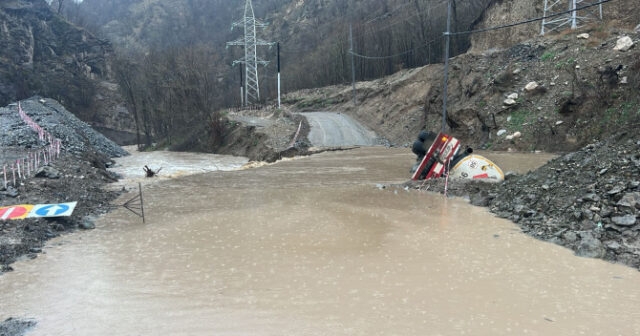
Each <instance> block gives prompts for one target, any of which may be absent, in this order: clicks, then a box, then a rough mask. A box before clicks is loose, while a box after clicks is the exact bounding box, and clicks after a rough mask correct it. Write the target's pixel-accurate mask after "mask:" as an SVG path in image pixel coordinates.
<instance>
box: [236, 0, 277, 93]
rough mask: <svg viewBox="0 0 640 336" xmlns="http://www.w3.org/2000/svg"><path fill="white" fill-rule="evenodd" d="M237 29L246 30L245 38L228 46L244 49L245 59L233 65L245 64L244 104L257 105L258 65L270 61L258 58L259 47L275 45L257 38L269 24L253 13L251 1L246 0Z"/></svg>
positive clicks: (258, 87) (258, 90)
mask: <svg viewBox="0 0 640 336" xmlns="http://www.w3.org/2000/svg"><path fill="white" fill-rule="evenodd" d="M235 27H243V28H244V37H241V38H239V39H237V40H235V41H232V42H227V47H228V46H242V47H244V57H243V58H241V59H239V60H235V61H233V65H234V66H235V65H236V64H244V68H245V71H244V73H245V78H246V79H245V81H244V104H245V105H248V104H250V103H257V102H259V101H260V81H259V79H258V65H259V64H260V65H267V64H269V62H268V61H265V60H262V59H260V58H259V57H258V46H272V45H274V43H272V42H266V41H263V40H261V39H258V38H257V35H256V30H257V28H262V29H264V28H266V27H267V24H266V23H263V22H261V21H259V20H256V17H255V15H254V13H253V4H252V3H251V0H246V2H245V4H244V17H243V18H242V19H241V20H240V21H237V22H234V23H233V26H232V29H233V28H235Z"/></svg>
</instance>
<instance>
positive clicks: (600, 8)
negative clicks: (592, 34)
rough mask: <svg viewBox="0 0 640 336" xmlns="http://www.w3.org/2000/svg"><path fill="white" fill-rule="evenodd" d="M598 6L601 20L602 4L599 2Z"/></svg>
mask: <svg viewBox="0 0 640 336" xmlns="http://www.w3.org/2000/svg"><path fill="white" fill-rule="evenodd" d="M598 7H600V20H602V4H600V6H598Z"/></svg>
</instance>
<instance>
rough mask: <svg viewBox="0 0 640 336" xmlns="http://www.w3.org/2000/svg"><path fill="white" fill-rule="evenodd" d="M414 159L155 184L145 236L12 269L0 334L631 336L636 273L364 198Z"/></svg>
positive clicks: (351, 155) (134, 225) (391, 152)
mask: <svg viewBox="0 0 640 336" xmlns="http://www.w3.org/2000/svg"><path fill="white" fill-rule="evenodd" d="M517 158H518V159H519V160H521V159H524V157H517ZM504 159H508V157H505V158H504ZM534 159H537V157H536V158H532V162H533V161H535V160H534ZM413 161H415V159H414V158H413V155H412V154H410V153H409V152H408V151H407V150H398V149H385V148H367V149H358V150H353V151H344V152H335V153H323V154H320V155H315V156H312V157H307V158H301V159H296V160H290V161H286V162H280V163H276V164H273V165H268V166H264V167H260V168H257V169H249V170H239V171H230V172H223V171H218V172H213V173H207V174H200V175H192V176H187V177H182V178H178V179H169V180H166V181H163V182H162V183H155V184H152V185H149V186H147V187H145V195H146V196H145V207H146V209H147V214H148V217H147V224H142V223H141V222H140V220H139V219H138V218H135V217H134V216H133V215H131V214H129V213H127V212H126V211H124V210H118V211H115V212H113V213H111V214H109V215H108V216H106V217H104V218H103V219H102V220H101V221H100V222H99V223H98V227H97V228H96V229H95V230H93V231H90V232H82V233H75V234H71V235H67V236H64V237H62V238H60V239H56V240H53V241H51V243H50V244H49V247H47V248H46V249H45V251H46V252H47V254H45V255H41V256H40V257H38V258H37V259H35V260H28V261H21V262H18V263H16V264H14V268H15V271H14V272H10V273H8V274H5V275H3V276H1V277H0V304H1V305H0V320H2V319H5V318H8V317H10V316H13V317H31V318H34V319H36V320H37V321H38V325H37V326H36V328H35V329H33V330H32V332H31V333H29V335H243V336H244V335H638V334H640V310H638V308H639V307H640V272H638V271H636V270H634V269H631V268H628V267H625V266H621V265H614V264H609V263H607V262H604V261H602V260H596V259H586V258H579V257H576V256H574V255H573V254H572V252H571V251H569V250H567V249H564V248H562V247H559V246H556V245H552V244H549V243H545V242H541V241H538V240H535V239H533V238H530V237H528V236H526V235H524V234H522V233H521V232H520V231H519V230H518V228H517V226H516V225H514V224H513V223H511V222H508V221H505V220H502V219H499V218H496V217H494V216H492V215H490V214H489V213H487V211H486V210H485V209H483V208H478V207H472V206H470V205H468V204H467V203H466V202H464V201H463V200H459V199H444V197H443V196H441V195H435V194H430V193H424V192H419V191H411V192H409V191H405V190H403V189H393V188H391V189H385V190H379V189H378V188H376V187H375V184H376V183H385V182H391V183H392V182H403V181H405V180H406V179H407V178H408V175H409V168H410V167H411V165H412V164H413ZM496 161H497V160H496ZM497 163H498V164H500V162H497ZM123 198H124V196H123Z"/></svg>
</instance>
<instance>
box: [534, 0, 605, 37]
mask: <svg viewBox="0 0 640 336" xmlns="http://www.w3.org/2000/svg"><path fill="white" fill-rule="evenodd" d="M567 2H568V3H569V6H568V7H564V6H563V5H566V4H567ZM598 2H600V1H599V0H544V16H545V17H547V16H549V15H553V14H556V13H562V12H565V11H571V12H570V13H567V14H564V15H560V16H556V17H553V18H550V19H548V20H547V19H543V20H542V31H541V32H540V34H542V35H544V34H545V33H547V32H550V31H559V30H561V29H566V28H569V27H570V28H571V29H577V28H579V27H581V26H583V25H584V24H585V23H587V22H589V21H595V20H602V4H599V5H598V6H593V7H589V8H586V9H583V10H581V11H580V13H578V11H576V8H580V7H584V6H588V5H595V4H597V3H598Z"/></svg>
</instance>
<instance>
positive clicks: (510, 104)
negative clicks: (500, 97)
mask: <svg viewBox="0 0 640 336" xmlns="http://www.w3.org/2000/svg"><path fill="white" fill-rule="evenodd" d="M517 103H518V102H517V101H515V100H514V99H511V98H507V99H505V100H504V104H505V105H507V106H513V105H516V104H517Z"/></svg>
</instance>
